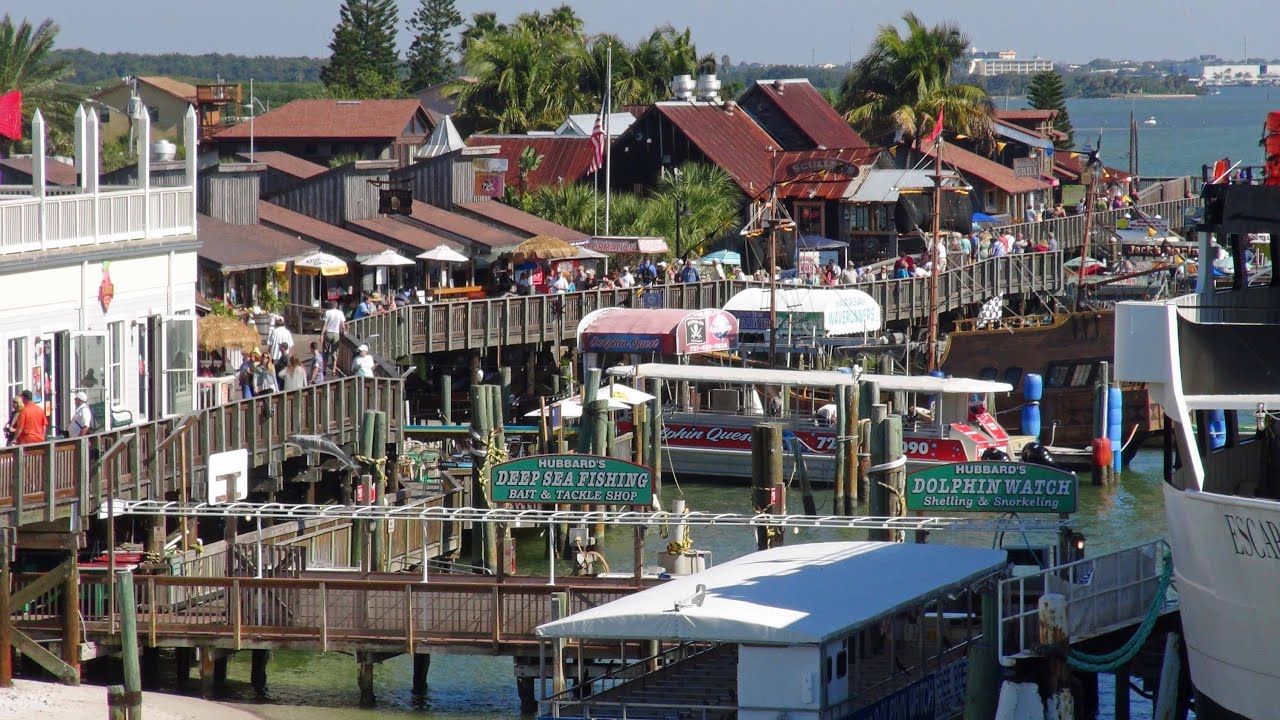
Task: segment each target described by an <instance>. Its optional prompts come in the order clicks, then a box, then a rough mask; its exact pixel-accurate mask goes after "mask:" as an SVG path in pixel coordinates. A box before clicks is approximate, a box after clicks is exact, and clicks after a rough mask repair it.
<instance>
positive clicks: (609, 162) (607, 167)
mask: <svg viewBox="0 0 1280 720" xmlns="http://www.w3.org/2000/svg"><path fill="white" fill-rule="evenodd" d="M612 114H613V43H609V45H608V47H607V49H606V50H605V80H604V234H605V235H609V234H610V227H609V206H610V204H611V203H610V196H611V194H612V193H611V191H610V186H611V185H612V183H611V182H610V180H611V178H612V175H613V136H612V135H610V134H609V116H610V115H612Z"/></svg>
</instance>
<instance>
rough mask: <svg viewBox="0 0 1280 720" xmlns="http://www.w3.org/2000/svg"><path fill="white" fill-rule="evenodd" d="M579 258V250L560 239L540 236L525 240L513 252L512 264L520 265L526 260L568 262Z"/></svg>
mask: <svg viewBox="0 0 1280 720" xmlns="http://www.w3.org/2000/svg"><path fill="white" fill-rule="evenodd" d="M577 256H578V248H576V247H574V246H572V245H570V244H569V243H567V242H565V241H563V240H561V239H560V238H557V237H552V236H550V235H538V236H537V237H532V238H529V239H528V240H525V241H524V242H522V243H520V244H519V245H517V246H516V247H515V249H514V250H512V251H511V263H512V264H513V265H519V264H520V263H522V262H525V261H526V260H566V259H568V258H572V257H577Z"/></svg>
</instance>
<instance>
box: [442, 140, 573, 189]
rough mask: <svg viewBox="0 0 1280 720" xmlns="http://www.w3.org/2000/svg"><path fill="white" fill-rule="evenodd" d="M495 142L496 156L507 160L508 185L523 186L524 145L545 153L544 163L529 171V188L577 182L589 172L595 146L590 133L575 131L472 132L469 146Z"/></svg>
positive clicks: (540, 153)
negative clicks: (482, 133)
mask: <svg viewBox="0 0 1280 720" xmlns="http://www.w3.org/2000/svg"><path fill="white" fill-rule="evenodd" d="M478 146H494V147H497V148H498V154H497V156H496V157H499V158H504V159H505V160H506V161H507V174H506V176H505V180H506V185H507V187H509V188H515V189H519V188H520V162H519V161H520V153H522V152H524V150H525V148H533V151H534V152H535V153H537V154H538V155H541V156H542V164H541V165H539V166H538V169H537V170H534V171H532V172H530V173H529V177H528V179H527V183H528V188H527V189H528V190H533V189H534V188H538V187H541V186H543V185H552V184H556V183H574V182H577V181H578V180H581V179H582V178H583V177H584V176H586V175H587V170H588V169H589V168H590V167H591V157H592V154H593V153H594V150H593V149H592V146H591V138H590V137H582V136H576V135H472V136H471V137H469V138H467V147H478Z"/></svg>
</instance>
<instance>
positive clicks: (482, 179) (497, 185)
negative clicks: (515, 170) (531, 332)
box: [474, 172, 507, 197]
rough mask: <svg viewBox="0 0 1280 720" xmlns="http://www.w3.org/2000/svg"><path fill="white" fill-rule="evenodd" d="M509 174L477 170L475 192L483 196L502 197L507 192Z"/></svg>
mask: <svg viewBox="0 0 1280 720" xmlns="http://www.w3.org/2000/svg"><path fill="white" fill-rule="evenodd" d="M506 179H507V176H506V175H504V174H502V173H490V172H485V173H482V172H477V173H476V181H475V188H474V190H475V194H476V195H479V196H482V197H502V196H503V195H504V194H505V193H506Z"/></svg>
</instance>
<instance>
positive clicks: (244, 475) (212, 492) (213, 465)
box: [207, 448, 249, 505]
mask: <svg viewBox="0 0 1280 720" xmlns="http://www.w3.org/2000/svg"><path fill="white" fill-rule="evenodd" d="M208 476H209V483H208V485H209V488H208V498H207V500H208V502H209V504H211V505H213V504H216V503H224V502H229V501H234V500H243V499H245V498H247V497H249V450H248V449H247V448H240V449H238V450H228V451H226V452H220V453H213V454H211V455H209V462H208ZM232 481H234V482H235V485H236V496H235V498H232V499H230V500H229V499H228V497H227V495H228V492H227V490H228V488H229V487H230V486H231V482H232Z"/></svg>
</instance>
